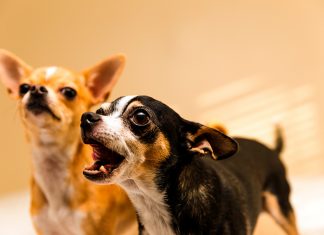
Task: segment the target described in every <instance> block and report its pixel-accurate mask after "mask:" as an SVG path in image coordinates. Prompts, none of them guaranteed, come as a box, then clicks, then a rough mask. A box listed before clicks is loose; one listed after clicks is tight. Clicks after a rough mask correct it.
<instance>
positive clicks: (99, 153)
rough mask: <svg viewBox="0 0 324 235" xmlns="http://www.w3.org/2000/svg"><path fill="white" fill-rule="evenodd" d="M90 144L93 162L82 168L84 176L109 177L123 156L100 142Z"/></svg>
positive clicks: (95, 178)
mask: <svg viewBox="0 0 324 235" xmlns="http://www.w3.org/2000/svg"><path fill="white" fill-rule="evenodd" d="M90 145H91V146H92V148H93V153H92V157H93V160H94V163H93V164H92V165H91V166H89V167H86V168H85V169H84V170H83V174H84V176H85V177H87V178H88V179H90V180H100V179H105V178H109V177H110V176H111V175H112V173H113V172H114V170H116V169H117V168H118V167H119V166H120V164H121V163H122V162H123V161H124V159H125V158H124V157H123V156H122V155H120V154H118V153H116V152H115V151H113V150H111V149H109V148H106V147H105V146H103V145H102V144H100V143H95V144H90Z"/></svg>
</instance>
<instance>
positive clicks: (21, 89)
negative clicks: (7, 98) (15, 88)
mask: <svg viewBox="0 0 324 235" xmlns="http://www.w3.org/2000/svg"><path fill="white" fill-rule="evenodd" d="M29 90H30V85H28V84H26V83H24V84H21V85H20V86H19V94H20V96H23V95H25V94H26V93H27V92H28V91H29Z"/></svg>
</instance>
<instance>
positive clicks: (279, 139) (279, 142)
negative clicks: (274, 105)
mask: <svg viewBox="0 0 324 235" xmlns="http://www.w3.org/2000/svg"><path fill="white" fill-rule="evenodd" d="M275 135H276V142H275V147H274V151H275V152H276V153H278V156H279V154H280V153H281V152H282V150H283V148H284V140H283V134H282V129H281V127H280V126H279V125H276V129H275Z"/></svg>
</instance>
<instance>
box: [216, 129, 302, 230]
mask: <svg viewBox="0 0 324 235" xmlns="http://www.w3.org/2000/svg"><path fill="white" fill-rule="evenodd" d="M235 140H236V141H237V142H238V144H239V146H240V150H239V151H238V152H237V153H236V154H235V155H234V156H233V157H232V158H229V159H226V160H224V161H217V162H214V163H213V164H214V169H215V170H216V172H217V174H218V175H219V176H220V178H221V180H222V181H223V184H222V185H223V187H225V188H226V189H225V191H226V190H228V191H232V192H233V191H235V194H238V195H237V196H238V197H237V198H239V201H237V202H235V203H237V204H238V205H237V208H240V210H241V211H243V213H244V214H245V216H247V218H248V220H249V221H246V222H247V225H248V226H249V227H250V228H254V226H255V224H256V221H257V217H258V215H259V213H260V212H261V211H266V212H268V213H269V214H270V215H271V216H272V217H273V218H274V220H275V221H276V222H277V223H278V224H279V225H280V226H281V227H282V228H283V229H284V230H285V231H286V232H287V233H288V234H297V230H296V225H295V218H294V213H293V209H292V206H291V204H290V202H289V194H290V187H289V184H288V181H287V178H286V170H285V167H284V165H283V163H282V162H281V160H280V153H281V151H282V149H283V140H282V136H281V133H280V131H277V138H276V146H275V148H274V149H270V148H268V147H266V146H265V145H263V144H261V143H259V142H257V141H255V140H251V139H245V138H235ZM220 172H221V173H220ZM233 188H235V190H234V189H233ZM248 229H249V228H248Z"/></svg>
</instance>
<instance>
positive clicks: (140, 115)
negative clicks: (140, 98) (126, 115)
mask: <svg viewBox="0 0 324 235" xmlns="http://www.w3.org/2000/svg"><path fill="white" fill-rule="evenodd" d="M130 120H131V121H132V123H134V124H135V125H136V126H145V125H147V124H148V123H149V122H150V116H149V115H148V113H147V112H146V111H145V110H143V109H139V110H136V111H135V113H134V114H133V115H132V116H131V119H130Z"/></svg>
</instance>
